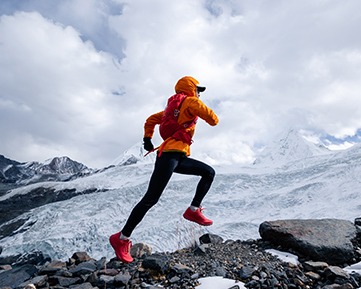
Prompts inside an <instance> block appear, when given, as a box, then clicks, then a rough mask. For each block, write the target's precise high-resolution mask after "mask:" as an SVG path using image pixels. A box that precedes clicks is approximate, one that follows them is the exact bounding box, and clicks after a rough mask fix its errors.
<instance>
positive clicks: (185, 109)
mask: <svg viewBox="0 0 361 289" xmlns="http://www.w3.org/2000/svg"><path fill="white" fill-rule="evenodd" d="M197 84H198V81H197V80H196V79H194V78H193V77H190V76H185V77H183V78H181V79H180V80H179V81H178V82H177V84H176V86H175V91H176V93H185V94H186V95H188V97H187V98H185V100H184V101H183V103H182V106H181V109H180V114H179V117H178V123H179V124H182V123H185V122H189V121H192V120H193V119H194V118H195V117H196V116H198V117H199V118H201V119H203V120H204V121H206V122H207V123H208V124H210V125H211V126H215V125H216V124H217V123H218V117H217V115H216V114H215V113H214V112H213V110H212V109H210V108H209V107H207V106H206V105H205V104H204V103H203V102H202V101H201V100H200V99H199V98H198V97H197V92H196V89H197ZM163 113H164V111H160V112H157V113H155V114H152V115H151V116H150V117H148V118H147V120H146V122H145V124H144V137H150V138H152V137H153V134H154V129H155V126H156V125H157V124H160V123H161V120H162V117H163ZM194 130H195V125H194V126H192V127H190V128H187V131H189V132H190V133H191V135H192V136H193V134H194ZM163 151H165V152H166V151H180V152H184V153H185V154H186V155H187V156H189V155H190V146H189V145H188V144H186V143H184V142H182V141H179V140H175V139H172V138H171V139H170V140H167V142H166V143H165V144H164V147H163Z"/></svg>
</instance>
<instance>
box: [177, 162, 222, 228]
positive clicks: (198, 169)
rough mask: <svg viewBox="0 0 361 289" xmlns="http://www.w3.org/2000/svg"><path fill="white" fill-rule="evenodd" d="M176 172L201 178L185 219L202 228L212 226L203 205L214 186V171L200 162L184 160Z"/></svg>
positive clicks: (184, 215) (185, 213)
mask: <svg viewBox="0 0 361 289" xmlns="http://www.w3.org/2000/svg"><path fill="white" fill-rule="evenodd" d="M174 171H175V172H177V173H181V174H187V175H198V176H201V179H200V181H199V182H198V185H197V189H196V193H195V196H194V198H193V200H192V203H191V206H190V207H189V208H188V209H187V210H186V211H185V212H184V214H183V217H184V218H185V219H187V220H189V221H192V222H195V223H197V224H199V225H202V226H210V225H212V224H213V221H212V220H210V219H207V218H206V217H205V216H204V215H203V213H202V210H203V209H202V208H201V203H202V201H203V198H204V197H205V195H206V194H207V192H208V191H209V189H210V187H211V185H212V182H213V179H214V176H215V171H214V169H213V168H212V167H210V166H208V165H206V164H205V163H202V162H200V161H197V160H194V159H191V158H184V159H182V160H181V161H180V162H179V165H178V166H177V168H176V169H175V170H174Z"/></svg>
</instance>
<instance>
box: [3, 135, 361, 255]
mask: <svg viewBox="0 0 361 289" xmlns="http://www.w3.org/2000/svg"><path fill="white" fill-rule="evenodd" d="M143 154H144V152H143V150H142V148H141V146H140V144H137V145H135V146H134V147H132V148H131V149H129V150H128V151H127V152H125V153H124V155H123V156H121V157H119V158H117V159H116V161H115V163H114V164H113V165H112V166H110V167H109V168H107V169H104V170H101V171H99V172H97V173H94V174H91V175H89V176H85V177H82V178H77V179H74V180H71V181H68V182H43V183H37V184H31V185H28V186H23V187H20V188H17V189H14V190H11V191H9V192H8V193H7V194H4V195H2V196H1V197H0V202H1V201H3V200H5V199H6V198H10V197H11V196H14V195H21V196H22V197H23V198H26V194H27V193H28V192H29V191H31V190H32V189H34V188H36V187H40V186H41V187H45V188H53V189H55V190H56V191H57V190H64V189H74V188H75V189H76V190H77V191H84V190H87V189H97V191H96V192H94V193H91V194H86V195H78V196H75V197H73V198H71V199H68V200H65V201H61V202H56V203H50V204H47V205H44V206H41V207H38V208H35V209H32V210H30V211H29V212H26V213H24V214H22V215H21V216H18V217H17V219H26V220H27V221H26V222H25V223H24V224H23V225H22V226H21V227H20V228H19V229H18V230H17V231H15V232H13V234H12V235H11V236H8V237H5V238H3V239H1V246H2V247H3V252H2V255H15V254H18V253H25V252H31V251H42V252H43V253H44V254H46V255H48V256H50V257H51V258H53V259H67V258H68V257H69V256H71V255H72V254H73V253H74V252H76V251H86V252H88V254H89V255H90V256H92V257H93V258H97V259H98V258H101V257H107V258H112V257H114V252H113V251H112V249H111V247H110V245H109V243H108V237H109V236H110V235H111V234H113V233H115V232H117V231H119V230H120V229H121V228H122V226H123V224H124V223H125V221H126V219H127V217H128V215H129V214H130V212H131V210H132V208H133V207H134V205H135V204H136V203H137V202H138V201H139V200H140V198H141V197H142V196H143V194H144V193H145V191H146V189H147V185H148V181H149V178H150V175H151V173H152V169H153V162H154V157H155V156H154V154H152V155H149V156H147V157H146V158H143ZM213 167H214V168H215V170H216V172H217V175H216V178H215V180H214V183H213V185H212V188H211V190H210V191H209V193H208V195H207V196H206V198H205V199H204V202H203V206H204V207H205V211H204V212H205V215H206V216H207V217H209V218H210V219H212V220H213V221H214V224H213V225H212V226H210V227H201V226H199V225H197V224H194V223H190V222H188V221H186V220H184V219H183V218H182V214H183V212H184V211H185V209H186V208H187V207H188V206H189V204H190V201H191V200H192V198H193V195H194V191H195V187H196V185H197V182H198V180H199V178H198V177H195V176H185V175H179V174H174V175H173V177H172V179H171V181H170V182H169V184H168V186H167V188H166V189H165V191H164V192H163V195H162V197H161V199H160V201H159V202H158V204H157V205H155V206H154V207H153V208H152V209H151V210H150V211H149V212H148V214H147V215H146V216H145V218H144V219H143V221H142V222H141V223H140V225H139V226H138V227H137V228H136V229H135V231H134V233H133V235H132V241H133V244H134V243H138V242H142V243H146V244H148V245H150V246H151V247H152V248H153V251H154V252H156V251H163V252H165V251H174V250H177V249H181V248H184V247H188V246H190V245H193V244H195V243H197V242H198V238H199V236H201V235H202V234H204V233H213V234H217V235H220V236H221V237H222V238H224V239H225V240H226V239H233V240H238V239H239V240H246V239H258V238H260V237H259V233H258V227H259V225H260V224H261V223H262V222H264V221H270V220H277V219H309V218H315V219H319V218H337V219H345V220H350V221H354V219H355V218H357V217H360V210H361V194H360V182H361V181H360V178H359V176H360V175H361V145H360V144H356V145H354V146H353V147H351V148H349V149H347V150H343V151H330V150H327V149H326V148H323V147H320V146H319V145H315V144H312V143H310V142H308V141H307V140H306V139H304V138H303V137H301V136H300V135H299V134H298V133H297V132H294V131H291V132H290V133H288V134H287V135H286V137H284V138H282V139H281V140H280V141H278V142H275V143H274V144H272V145H270V147H269V148H268V149H265V150H264V151H263V152H262V153H261V154H260V155H259V156H258V158H257V159H256V160H255V162H254V163H253V164H249V165H222V164H219V165H214V166H213ZM13 221H16V220H12V221H11V222H13Z"/></svg>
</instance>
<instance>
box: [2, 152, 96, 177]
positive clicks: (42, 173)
mask: <svg viewBox="0 0 361 289" xmlns="http://www.w3.org/2000/svg"><path fill="white" fill-rule="evenodd" d="M90 172H91V169H89V168H88V167H86V166H85V165H83V164H81V163H78V162H76V161H73V160H71V159H70V158H68V157H55V158H52V159H49V160H46V161H45V162H44V163H39V162H28V163H19V162H17V161H14V160H10V159H8V158H6V157H5V156H3V155H0V183H18V184H29V183H35V182H41V181H64V180H68V179H69V178H71V177H77V176H80V175H82V174H87V173H90Z"/></svg>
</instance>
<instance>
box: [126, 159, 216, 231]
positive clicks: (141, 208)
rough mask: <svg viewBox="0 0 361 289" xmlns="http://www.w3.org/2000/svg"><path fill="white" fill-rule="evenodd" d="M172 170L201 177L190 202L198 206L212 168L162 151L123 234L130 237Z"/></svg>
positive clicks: (204, 192) (155, 200)
mask: <svg viewBox="0 0 361 289" xmlns="http://www.w3.org/2000/svg"><path fill="white" fill-rule="evenodd" d="M173 172H176V173H179V174H186V175H197V176H200V177H201V179H200V181H199V183H198V185H197V189H196V193H195V196H194V198H193V200H192V202H191V205H192V206H195V207H200V205H201V203H202V200H203V198H204V197H205V195H206V194H207V192H208V190H209V189H210V187H211V184H212V182H213V179H214V176H215V171H214V169H213V168H212V167H210V166H209V165H206V164H205V163H202V162H200V161H197V160H195V159H191V158H189V157H186V156H185V155H184V153H181V152H163V153H162V155H161V156H160V157H157V159H156V161H155V166H154V171H153V174H152V176H151V178H150V181H149V186H148V190H147V192H146V193H145V195H144V197H143V198H142V199H141V200H140V201H139V203H138V204H137V205H136V206H135V207H134V208H133V210H132V212H131V214H130V216H129V218H128V220H127V222H126V224H125V226H124V228H123V230H122V233H123V234H124V235H125V236H127V237H130V235H131V234H132V232H133V230H134V229H135V227H136V226H137V225H138V224H139V223H140V222H141V220H142V219H143V217H144V216H145V214H146V213H147V212H148V210H149V209H150V208H151V207H153V206H154V205H155V204H156V203H157V202H158V200H159V198H160V196H161V195H162V193H163V191H164V189H165V187H166V185H167V184H168V182H169V180H170V178H171V176H172V174H173Z"/></svg>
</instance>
